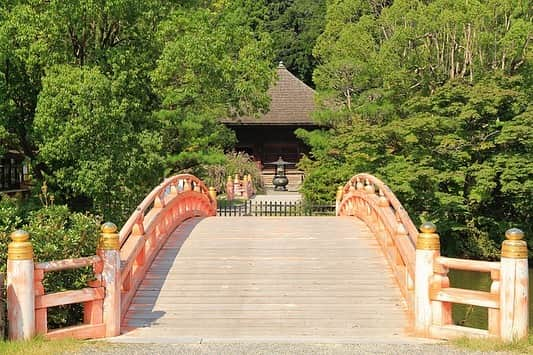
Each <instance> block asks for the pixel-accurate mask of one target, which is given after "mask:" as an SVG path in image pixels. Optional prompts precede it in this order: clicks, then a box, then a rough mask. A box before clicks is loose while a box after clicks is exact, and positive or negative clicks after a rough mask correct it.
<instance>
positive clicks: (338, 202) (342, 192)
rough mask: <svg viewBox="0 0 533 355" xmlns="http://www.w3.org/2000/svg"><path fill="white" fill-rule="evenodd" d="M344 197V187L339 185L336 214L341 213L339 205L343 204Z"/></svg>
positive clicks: (336, 197)
mask: <svg viewBox="0 0 533 355" xmlns="http://www.w3.org/2000/svg"><path fill="white" fill-rule="evenodd" d="M343 197H344V188H343V187H342V186H339V187H338V188H337V194H336V196H335V216H338V215H339V213H340V211H339V207H340V205H341V202H342V198H343Z"/></svg>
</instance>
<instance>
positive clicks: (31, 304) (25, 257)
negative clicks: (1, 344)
mask: <svg viewBox="0 0 533 355" xmlns="http://www.w3.org/2000/svg"><path fill="white" fill-rule="evenodd" d="M10 237H11V239H12V240H13V241H12V242H11V243H9V245H8V251H7V316H8V322H9V327H8V335H9V339H10V340H22V339H30V338H32V337H33V336H34V335H35V289H34V287H35V285H34V282H35V279H34V264H33V247H32V244H31V242H30V241H29V239H30V235H29V233H28V232H25V231H23V230H18V231H15V232H13V233H11V236H10Z"/></svg>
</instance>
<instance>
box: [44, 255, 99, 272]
mask: <svg viewBox="0 0 533 355" xmlns="http://www.w3.org/2000/svg"><path fill="white" fill-rule="evenodd" d="M100 261H102V259H101V258H100V257H99V256H98V255H93V256H87V257H83V258H73V259H63V260H54V261H46V262H41V263H36V264H35V269H36V270H43V271H44V272H51V271H61V270H68V269H79V268H82V267H86V266H91V265H93V264H96V263H98V262H100Z"/></svg>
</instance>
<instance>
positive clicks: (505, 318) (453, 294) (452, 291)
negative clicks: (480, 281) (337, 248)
mask: <svg viewBox="0 0 533 355" xmlns="http://www.w3.org/2000/svg"><path fill="white" fill-rule="evenodd" d="M376 189H377V191H378V195H376ZM336 206H337V215H340V216H343V215H347V216H357V217H359V218H361V219H362V220H363V221H365V222H366V223H367V225H368V227H369V228H370V229H371V230H372V231H373V232H374V234H375V236H376V239H377V240H378V242H379V244H380V245H381V247H382V249H383V252H384V254H385V256H386V258H387V259H388V262H389V265H390V266H391V268H392V270H393V272H394V275H395V276H396V279H397V281H398V285H399V286H400V290H401V291H402V294H403V296H404V298H405V299H406V301H407V304H408V306H409V311H410V313H411V314H412V315H413V318H414V320H415V322H414V326H415V333H416V334H417V335H419V336H422V337H433V338H445V339H449V338H452V337H460V336H475V337H491V336H492V337H497V338H500V339H502V340H504V341H514V340H517V339H524V338H527V336H528V263H527V245H526V243H525V241H523V240H522V239H523V237H524V233H523V232H522V231H520V230H518V229H515V228H513V229H510V230H508V231H507V232H506V238H507V240H505V241H504V242H503V244H502V254H501V261H500V262H489V261H480V260H465V259H458V258H448V257H443V256H441V255H440V237H439V235H438V234H437V233H436V227H435V225H433V224H432V223H424V224H423V225H422V226H421V227H420V230H421V232H420V233H419V232H418V230H417V229H416V227H415V226H414V224H413V222H412V221H411V219H410V218H409V215H408V214H407V212H406V211H405V209H404V208H403V206H402V205H401V203H400V202H399V201H398V199H397V198H396V196H395V195H394V194H393V193H392V191H391V190H390V189H389V188H388V186H387V185H385V184H384V183H383V182H382V181H381V180H379V179H377V178H376V177H374V176H372V175H370V174H357V175H355V176H354V177H352V178H351V179H350V180H349V181H348V183H347V184H346V185H344V186H343V187H340V188H339V190H338V192H337V205H336ZM395 221H396V226H395ZM404 237H408V238H409V243H405V241H406V238H404ZM398 256H399V258H398ZM449 269H456V270H466V271H473V272H485V273H490V277H491V280H492V284H491V287H490V291H489V292H486V291H479V290H470V289H461V288H456V287H451V286H450V280H449V278H448V270H449ZM452 303H460V304H466V305H472V306H478V307H484V308H488V330H482V329H476V328H470V327H464V326H458V325H454V324H453V320H452Z"/></svg>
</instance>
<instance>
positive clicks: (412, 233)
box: [344, 173, 418, 245]
mask: <svg viewBox="0 0 533 355" xmlns="http://www.w3.org/2000/svg"><path fill="white" fill-rule="evenodd" d="M358 181H360V182H366V181H368V183H370V184H372V185H373V186H376V187H377V188H378V191H381V192H382V193H383V195H384V196H385V197H386V198H387V200H388V201H389V203H390V205H391V206H392V208H393V209H394V211H395V212H396V215H397V216H398V217H399V219H400V220H401V222H402V224H403V225H404V227H405V229H406V230H407V233H408V235H409V237H410V238H411V241H412V242H413V245H416V239H417V237H418V229H417V228H416V226H415V224H414V223H413V221H412V220H411V217H409V214H408V213H407V211H406V210H405V208H404V207H403V205H402V203H401V202H400V200H398V198H397V197H396V195H395V194H394V192H392V190H391V189H390V187H389V186H388V185H387V184H385V183H384V182H383V181H381V180H380V179H378V178H377V177H375V176H374V175H371V174H368V173H360V174H357V175H354V176H353V177H352V178H351V179H350V181H348V183H347V184H346V185H345V186H344V191H345V193H347V192H349V189H350V186H356V185H357V182H358Z"/></svg>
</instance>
